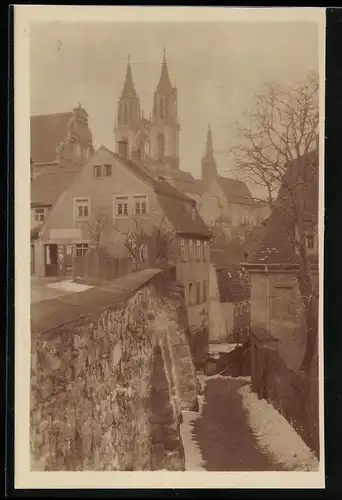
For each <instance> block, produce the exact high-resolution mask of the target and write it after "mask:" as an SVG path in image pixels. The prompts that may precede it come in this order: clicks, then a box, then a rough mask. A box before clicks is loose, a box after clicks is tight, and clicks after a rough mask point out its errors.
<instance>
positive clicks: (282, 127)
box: [232, 74, 319, 372]
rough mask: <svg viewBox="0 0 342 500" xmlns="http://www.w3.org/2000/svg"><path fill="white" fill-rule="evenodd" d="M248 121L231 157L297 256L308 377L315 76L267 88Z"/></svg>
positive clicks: (313, 348)
mask: <svg viewBox="0 0 342 500" xmlns="http://www.w3.org/2000/svg"><path fill="white" fill-rule="evenodd" d="M247 118H248V120H249V123H248V125H247V126H238V138H239V143H238V144H237V145H236V146H235V147H233V148H232V152H233V155H234V159H235V164H236V168H237V172H238V173H239V174H240V177H244V179H245V180H251V181H252V182H254V183H256V184H259V185H260V186H262V187H264V188H266V191H267V201H268V203H269V206H270V208H271V209H272V210H273V211H281V212H282V220H284V225H285V226H286V228H287V229H286V231H287V237H288V239H289V241H291V242H292V243H293V246H294V249H295V252H296V254H297V256H298V261H299V265H298V284H299V289H300V294H301V298H302V302H303V309H304V318H305V327H306V352H305V355H304V358H303V362H302V369H303V370H305V371H306V372H308V371H309V370H310V367H311V364H312V361H313V359H314V358H315V357H316V355H317V338H318V314H317V311H318V298H317V293H316V291H315V287H314V285H313V278H312V267H311V265H310V261H309V258H308V252H307V245H306V241H307V235H308V232H311V231H315V229H316V227H317V219H316V218H315V215H317V213H316V214H311V217H310V216H309V217H308V213H307V212H308V208H307V201H308V193H309V192H310V190H311V193H312V189H315V187H313V186H314V185H315V183H317V205H318V152H317V138H318V135H317V134H318V124H319V108H318V77H317V75H316V74H309V75H308V77H307V78H306V79H305V81H303V82H300V83H299V84H297V85H296V86H294V87H293V88H282V87H280V86H269V87H268V88H267V90H266V92H265V93H263V94H259V95H257V96H256V97H255V100H254V103H253V105H252V109H251V111H250V112H249V113H248V115H247ZM315 150H316V153H315V154H314V155H313V152H315ZM317 210H318V206H317Z"/></svg>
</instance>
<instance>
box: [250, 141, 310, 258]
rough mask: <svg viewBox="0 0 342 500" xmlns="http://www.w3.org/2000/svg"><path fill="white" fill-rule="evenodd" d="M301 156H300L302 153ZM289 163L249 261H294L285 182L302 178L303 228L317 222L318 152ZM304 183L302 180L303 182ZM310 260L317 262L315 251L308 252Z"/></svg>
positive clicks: (288, 199)
mask: <svg viewBox="0 0 342 500" xmlns="http://www.w3.org/2000/svg"><path fill="white" fill-rule="evenodd" d="M302 160H303V157H302ZM302 160H301V162H299V161H298V160H297V161H295V160H294V161H292V162H290V163H288V166H287V168H286V174H285V176H284V183H283V184H282V186H281V187H280V189H279V193H278V196H277V200H276V203H275V206H274V208H273V209H272V213H271V215H270V216H269V218H268V219H267V222H266V225H265V230H264V234H263V235H262V237H261V239H260V241H259V245H258V246H257V248H255V249H254V251H253V252H251V253H250V255H249V257H248V261H247V262H248V263H251V264H282V265H284V264H296V263H297V262H298V255H297V253H296V251H295V245H294V241H293V238H292V237H291V236H290V237H289V235H294V222H293V221H294V219H293V203H292V201H291V193H290V191H289V189H288V188H287V187H286V186H295V184H297V185H298V184H299V182H302V180H303V179H304V177H305V179H304V181H305V185H306V186H307V189H306V192H305V194H304V216H303V218H304V220H303V222H304V228H305V227H306V228H308V229H309V228H313V227H314V226H315V225H317V222H318V154H317V151H316V150H315V151H311V152H310V153H308V154H307V155H306V161H305V162H304V161H302ZM302 183H303V182H302ZM308 258H309V260H311V262H312V263H316V262H317V255H316V254H310V255H308Z"/></svg>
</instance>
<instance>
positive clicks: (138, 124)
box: [114, 54, 180, 175]
mask: <svg viewBox="0 0 342 500" xmlns="http://www.w3.org/2000/svg"><path fill="white" fill-rule="evenodd" d="M179 131H180V125H179V122H178V110H177V88H176V87H175V86H173V85H172V84H171V80H170V76H169V71H168V67H167V62H166V57H165V54H164V58H163V61H162V68H161V74H160V78H159V82H158V84H157V86H156V89H155V91H154V97H153V109H152V113H151V114H150V117H149V119H147V118H146V117H145V116H144V113H143V111H142V110H141V108H140V99H139V94H138V93H137V91H136V89H135V85H134V82H133V76H132V68H131V63H130V60H129V61H128V64H127V70H126V77H125V82H124V86H123V90H122V92H121V96H120V99H119V102H118V109H117V117H116V122H115V129H114V132H115V143H116V148H117V152H118V153H119V143H120V142H126V144H127V156H128V159H131V160H133V161H136V162H139V163H143V164H144V165H145V166H146V167H147V168H148V169H149V170H150V171H151V173H154V174H157V175H162V174H165V173H169V172H177V171H178V170H179Z"/></svg>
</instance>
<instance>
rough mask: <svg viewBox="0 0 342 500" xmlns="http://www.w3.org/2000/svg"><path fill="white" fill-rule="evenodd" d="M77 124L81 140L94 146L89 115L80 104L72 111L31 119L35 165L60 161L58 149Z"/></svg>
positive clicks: (32, 157)
mask: <svg viewBox="0 0 342 500" xmlns="http://www.w3.org/2000/svg"><path fill="white" fill-rule="evenodd" d="M76 122H77V123H78V124H79V125H80V127H78V128H77V135H78V136H79V138H80V140H82V141H84V142H86V143H88V144H92V134H91V132H90V129H89V127H88V114H87V112H86V111H85V110H84V109H83V108H82V107H81V105H80V104H79V105H78V107H76V108H74V109H73V110H72V111H68V112H65V113H53V114H46V115H33V116H31V118H30V141H31V160H32V162H33V163H34V164H40V163H53V162H56V161H58V159H57V148H58V147H59V146H60V145H61V143H63V142H64V141H65V140H66V139H67V138H68V132H72V130H73V127H74V126H75V124H76Z"/></svg>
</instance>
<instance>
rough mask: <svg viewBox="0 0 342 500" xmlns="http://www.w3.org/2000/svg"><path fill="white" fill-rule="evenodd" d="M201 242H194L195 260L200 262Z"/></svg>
mask: <svg viewBox="0 0 342 500" xmlns="http://www.w3.org/2000/svg"><path fill="white" fill-rule="evenodd" d="M201 243H202V242H201V240H196V260H197V262H201Z"/></svg>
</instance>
